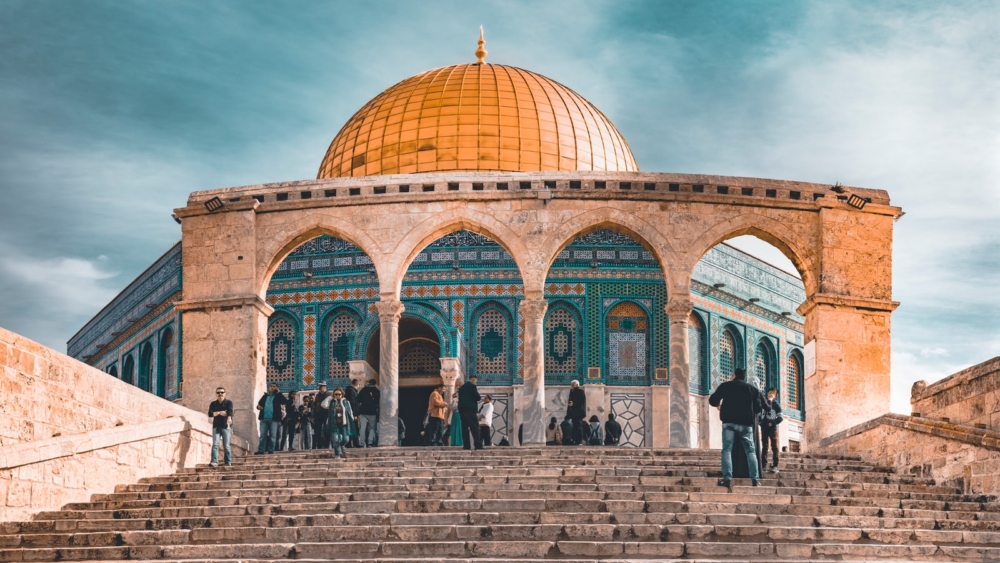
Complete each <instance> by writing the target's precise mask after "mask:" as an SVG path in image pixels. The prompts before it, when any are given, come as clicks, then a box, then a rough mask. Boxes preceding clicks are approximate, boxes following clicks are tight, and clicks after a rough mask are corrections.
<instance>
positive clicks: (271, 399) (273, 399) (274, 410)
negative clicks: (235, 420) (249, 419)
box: [254, 383, 288, 455]
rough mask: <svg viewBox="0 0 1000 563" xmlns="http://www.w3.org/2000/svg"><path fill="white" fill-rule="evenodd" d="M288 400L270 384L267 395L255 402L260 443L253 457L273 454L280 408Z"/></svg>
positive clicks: (276, 387)
mask: <svg viewBox="0 0 1000 563" xmlns="http://www.w3.org/2000/svg"><path fill="white" fill-rule="evenodd" d="M287 402H288V399H286V398H285V396H284V395H282V394H281V392H280V391H278V384H277V383H272V384H270V385H269V386H268V389H267V393H266V394H265V395H264V396H262V397H261V398H260V400H259V401H257V410H258V411H260V412H259V413H258V414H257V420H259V421H260V443H259V444H257V451H256V452H254V455H260V454H263V453H265V452H266V453H269V454H273V453H274V446H275V445H276V444H277V440H278V427H279V426H281V419H282V418H283V416H282V414H281V412H282V411H281V407H283V406H285V404H286V403H287Z"/></svg>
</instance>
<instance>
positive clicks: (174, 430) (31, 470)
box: [0, 329, 247, 520]
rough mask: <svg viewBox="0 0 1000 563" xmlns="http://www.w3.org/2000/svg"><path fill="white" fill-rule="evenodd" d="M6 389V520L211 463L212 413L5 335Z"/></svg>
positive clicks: (0, 352)
mask: <svg viewBox="0 0 1000 563" xmlns="http://www.w3.org/2000/svg"><path fill="white" fill-rule="evenodd" d="M0 388H2V389H3V393H2V395H0V520H15V519H24V518H27V517H29V516H30V515H32V514H35V513H37V512H41V511H45V510H55V509H58V508H59V507H61V506H63V505H64V504H66V503H69V502H81V501H86V500H89V498H90V495H92V494H95V493H110V492H113V491H114V487H115V485H117V484H120V483H128V482H134V481H136V480H138V479H141V478H143V477H152V476H156V475H162V474H165V473H170V472H173V471H175V470H176V469H178V468H182V467H192V466H194V465H195V464H199V463H207V462H208V461H209V456H210V450H211V444H212V430H211V425H210V422H209V420H208V416H207V414H206V413H203V412H196V411H193V410H191V409H188V408H186V407H182V406H180V405H176V404H174V403H171V402H170V401H166V400H163V399H160V398H159V397H156V396H155V395H153V394H151V393H147V392H145V391H142V390H140V389H138V388H136V387H133V386H132V385H129V384H127V383H124V382H122V381H119V380H117V379H115V378H113V377H111V376H109V375H108V374H106V373H104V372H102V371H99V370H97V369H94V368H92V367H90V366H88V365H86V364H83V363H81V362H79V361H77V360H74V359H73V358H70V357H69V356H66V355H64V354H61V353H59V352H56V351H55V350H51V349H49V348H46V347H44V346H42V345H40V344H38V343H36V342H32V341H31V340H28V339H26V338H24V337H22V336H19V335H17V334H14V333H12V332H9V331H7V330H4V329H0ZM211 399H212V398H206V405H205V406H206V411H207V407H208V403H207V402H208V401H210V400H211ZM233 447H234V452H233V453H234V455H245V452H246V450H247V445H246V441H245V440H241V439H239V438H237V437H234V439H233Z"/></svg>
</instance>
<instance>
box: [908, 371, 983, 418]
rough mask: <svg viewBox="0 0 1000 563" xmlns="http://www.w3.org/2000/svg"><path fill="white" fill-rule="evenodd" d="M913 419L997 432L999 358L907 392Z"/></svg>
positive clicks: (923, 384)
mask: <svg viewBox="0 0 1000 563" xmlns="http://www.w3.org/2000/svg"><path fill="white" fill-rule="evenodd" d="M910 404H911V405H912V409H913V410H912V412H913V414H914V416H919V417H921V418H931V419H935V420H942V421H945V422H951V423H954V424H966V425H969V426H975V427H978V428H988V429H992V430H996V431H1000V356H997V357H996V358H993V359H992V360H987V361H985V362H983V363H981V364H978V365H974V366H972V367H970V368H966V369H964V370H962V371H960V372H958V373H956V374H954V375H949V376H948V377H946V378H944V379H942V380H940V381H937V382H935V383H932V384H930V385H927V383H925V382H923V381H918V382H916V383H915V384H914V385H913V389H912V390H911V398H910Z"/></svg>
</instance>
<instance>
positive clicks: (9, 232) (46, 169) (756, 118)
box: [0, 0, 1000, 412]
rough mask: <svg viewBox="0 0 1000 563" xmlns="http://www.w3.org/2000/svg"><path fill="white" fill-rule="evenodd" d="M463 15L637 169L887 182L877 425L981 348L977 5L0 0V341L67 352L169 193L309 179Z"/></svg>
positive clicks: (990, 112)
mask: <svg viewBox="0 0 1000 563" xmlns="http://www.w3.org/2000/svg"><path fill="white" fill-rule="evenodd" d="M481 24H482V25H483V26H484V28H485V33H486V42H487V43H486V48H487V50H488V51H489V57H488V59H487V60H488V61H489V62H493V63H502V64H509V65H513V66H518V67H522V68H526V69H530V70H532V71H535V72H538V73H540V74H543V75H545V76H548V77H550V78H552V79H554V80H556V81H558V82H561V83H563V84H566V85H567V86H569V87H571V88H573V89H574V90H576V91H577V92H579V93H580V94H581V95H583V96H584V97H586V98H587V99H589V100H590V101H591V102H592V103H594V105H596V106H597V107H598V108H600V109H601V110H602V111H603V112H604V113H605V114H606V115H607V116H608V117H609V118H610V119H611V121H612V122H613V123H615V125H616V126H617V127H618V129H619V130H620V131H621V132H622V134H623V135H624V137H625V138H626V139H627V141H628V143H629V145H630V147H631V149H632V152H633V153H634V155H635V157H636V160H637V161H638V163H639V166H640V168H641V169H642V170H645V171H657V172H681V173H703V174H717V175H732V176H751V177H761V178H779V179H785V180H802V181H811V182H820V183H831V184H832V183H834V182H840V183H842V184H845V185H853V186H862V187H868V188H879V189H885V190H888V192H889V194H890V196H891V198H892V202H893V204H894V205H898V206H900V207H902V208H903V210H904V211H905V212H906V215H905V216H904V217H903V218H902V219H901V220H899V222H898V223H897V224H896V226H895V233H894V243H893V254H894V258H893V260H894V262H893V270H894V274H893V286H894V287H893V289H894V299H895V300H897V301H900V302H901V303H902V305H901V306H900V307H899V309H897V311H896V312H895V313H894V314H893V317H892V377H893V390H892V408H893V410H894V411H896V412H909V390H910V386H911V385H912V383H913V382H914V381H916V380H919V379H925V380H927V381H934V380H937V379H940V378H941V377H944V376H946V375H948V374H951V373H953V372H955V371H957V370H959V369H962V368H964V367H967V366H969V365H972V364H975V363H979V362H982V361H984V360H987V359H989V358H992V357H994V356H997V355H1000V320H998V319H1000V281H998V280H1000V3H997V2H994V1H984V2H938V1H930V2H920V1H910V2H879V1H857V2H847V1H845V2H838V1H824V2H808V1H798V0H796V1H792V0H788V1H777V2H774V1H767V2H764V1H752V0H739V1H732V2H722V1H720V2H708V1H700V0H697V1H694V0H692V1H662V0H650V1H638V0H635V1H631V2H598V1H565V2H561V1H549V2H544V3H543V2H532V1H524V2H520V1H496V2H491V1H485V0H484V1H480V2H474V3H471V2H419V3H418V2H398V3H394V2H375V1H372V2H347V1H343V2H305V1H274V2H245V1H242V0H239V1H237V0H232V1H225V2H220V1H182V0H172V1H171V2H144V1H135V0H131V1H125V0H114V1H97V0H81V1H78V2H65V1H55V0H29V1H19V0H0V295H2V296H3V299H0V326H3V327H4V328H7V329H9V330H13V331H15V332H18V333H21V334H24V335H25V336H27V337H29V338H31V339H34V340H37V341H39V342H41V343H43V344H46V345H48V346H51V347H53V348H56V349H58V350H65V346H66V340H67V339H69V337H71V336H72V335H73V334H74V333H75V332H76V331H77V330H78V329H79V328H80V327H81V326H82V325H83V324H84V323H85V322H86V321H87V320H88V319H90V318H91V317H92V316H93V315H94V314H95V313H97V312H98V311H99V310H100V309H101V307H103V306H104V305H105V304H106V303H107V302H108V301H109V300H110V299H112V298H113V297H114V296H115V295H116V294H117V293H118V292H119V291H120V290H121V289H122V288H124V287H125V286H126V285H127V284H128V283H129V282H130V281H131V280H132V279H134V278H135V276H137V275H138V274H139V273H141V272H142V271H143V270H144V269H145V268H146V267H148V266H149V265H150V264H151V263H152V262H153V261H154V260H155V259H156V258H157V257H158V256H160V255H161V254H162V253H163V252H165V251H166V250H167V249H169V248H170V247H171V246H172V245H173V244H174V243H176V242H177V241H178V240H179V238H180V228H179V226H178V225H177V224H176V223H174V221H173V220H172V219H171V216H170V214H171V211H172V210H173V209H174V208H177V207H182V206H183V205H184V204H185V202H186V198H187V196H188V194H189V193H190V192H192V191H197V190H204V189H212V188H222V187H229V186H238V185H245V184H259V183H265V182H276V181H286V180H299V179H308V178H314V177H315V175H316V171H317V169H318V166H319V163H320V160H321V159H322V157H323V154H324V153H325V151H326V148H327V146H328V145H329V143H330V141H331V140H332V138H333V137H334V135H336V133H337V131H338V130H339V129H340V127H341V126H342V125H343V123H344V122H345V121H346V120H347V119H348V118H349V117H350V116H351V115H352V114H353V113H354V112H355V111H356V110H357V109H358V108H360V107H361V106H362V105H363V104H364V103H365V102H367V101H368V100H369V99H371V98H373V97H374V96H376V95H377V94H378V93H379V92H381V91H382V90H384V89H385V88H387V87H389V86H391V85H392V84H394V83H396V82H398V81H400V80H403V79H404V78H406V77H408V76H411V75H413V74H417V73H419V72H422V71H424V70H427V69H430V68H435V67H439V66H446V65H450V64H456V63H462V62H472V61H474V60H475V59H474V56H473V51H474V50H475V48H476V39H477V38H478V30H479V26H480V25H481ZM735 244H737V245H738V246H740V247H741V248H745V249H749V250H751V251H752V252H754V253H755V254H758V255H760V256H761V257H763V258H765V259H768V260H770V261H772V262H774V263H776V264H779V263H780V262H781V261H782V260H783V258H784V257H782V256H780V254H778V256H774V253H775V252H776V251H775V250H774V249H773V248H770V247H766V244H764V243H755V241H754V240H751V241H748V242H747V241H742V242H741V241H737V242H736V243H735ZM762 246H765V247H766V248H761V247H762ZM779 265H782V264H779ZM784 267H791V266H790V265H788V263H787V262H785V263H784Z"/></svg>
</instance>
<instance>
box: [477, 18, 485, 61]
mask: <svg viewBox="0 0 1000 563" xmlns="http://www.w3.org/2000/svg"><path fill="white" fill-rule="evenodd" d="M483 45H486V40H485V39H483V26H481V25H480V26H479V48H478V49H476V59H477V60H476V64H477V65H481V64H484V63H486V48H485V47H483Z"/></svg>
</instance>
